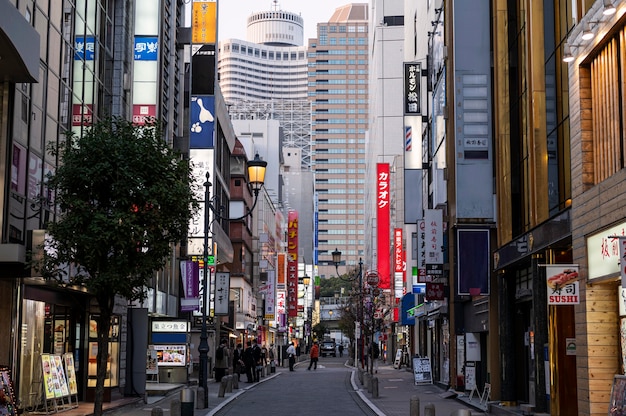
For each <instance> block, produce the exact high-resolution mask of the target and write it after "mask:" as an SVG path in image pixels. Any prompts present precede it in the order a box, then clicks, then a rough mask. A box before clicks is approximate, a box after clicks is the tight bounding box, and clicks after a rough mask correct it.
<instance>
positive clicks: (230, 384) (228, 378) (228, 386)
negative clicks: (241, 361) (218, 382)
mask: <svg viewBox="0 0 626 416" xmlns="http://www.w3.org/2000/svg"><path fill="white" fill-rule="evenodd" d="M232 392H233V376H226V393H232Z"/></svg>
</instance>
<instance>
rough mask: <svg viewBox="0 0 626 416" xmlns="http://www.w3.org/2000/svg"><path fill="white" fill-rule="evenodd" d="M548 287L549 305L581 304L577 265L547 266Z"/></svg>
mask: <svg viewBox="0 0 626 416" xmlns="http://www.w3.org/2000/svg"><path fill="white" fill-rule="evenodd" d="M545 268H546V284H547V285H548V305H577V304H579V303H580V291H579V287H578V265H577V264H550V265H545Z"/></svg>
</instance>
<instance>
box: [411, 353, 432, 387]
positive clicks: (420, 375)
mask: <svg viewBox="0 0 626 416" xmlns="http://www.w3.org/2000/svg"><path fill="white" fill-rule="evenodd" d="M413 377H414V379H415V384H416V385H417V384H425V383H428V384H432V383H433V372H432V370H431V367H430V358H428V357H414V358H413Z"/></svg>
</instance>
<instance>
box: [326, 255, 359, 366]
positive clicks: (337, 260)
mask: <svg viewBox="0 0 626 416" xmlns="http://www.w3.org/2000/svg"><path fill="white" fill-rule="evenodd" d="M331 254H332V256H333V264H334V265H335V270H336V271H337V276H339V278H340V279H343V278H342V277H341V276H340V275H339V264H340V263H341V251H339V250H337V249H336V248H335V251H333V252H332V253H331ZM355 279H359V307H358V309H357V314H358V318H359V322H358V323H359V327H358V328H357V329H358V331H355V332H354V333H355V338H358V339H359V340H360V341H361V342H360V344H361V345H360V348H359V345H358V343H357V352H356V355H355V366H356V357H359V361H360V362H361V367H362V366H363V351H364V348H365V337H363V334H362V333H361V331H363V259H362V258H361V257H359V274H358V275H356V276H355V277H352V278H348V279H343V280H349V281H352V280H355Z"/></svg>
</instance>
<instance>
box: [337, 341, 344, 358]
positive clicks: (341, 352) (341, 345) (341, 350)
mask: <svg viewBox="0 0 626 416" xmlns="http://www.w3.org/2000/svg"><path fill="white" fill-rule="evenodd" d="M338 348H339V356H340V357H343V344H339V347H338Z"/></svg>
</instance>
